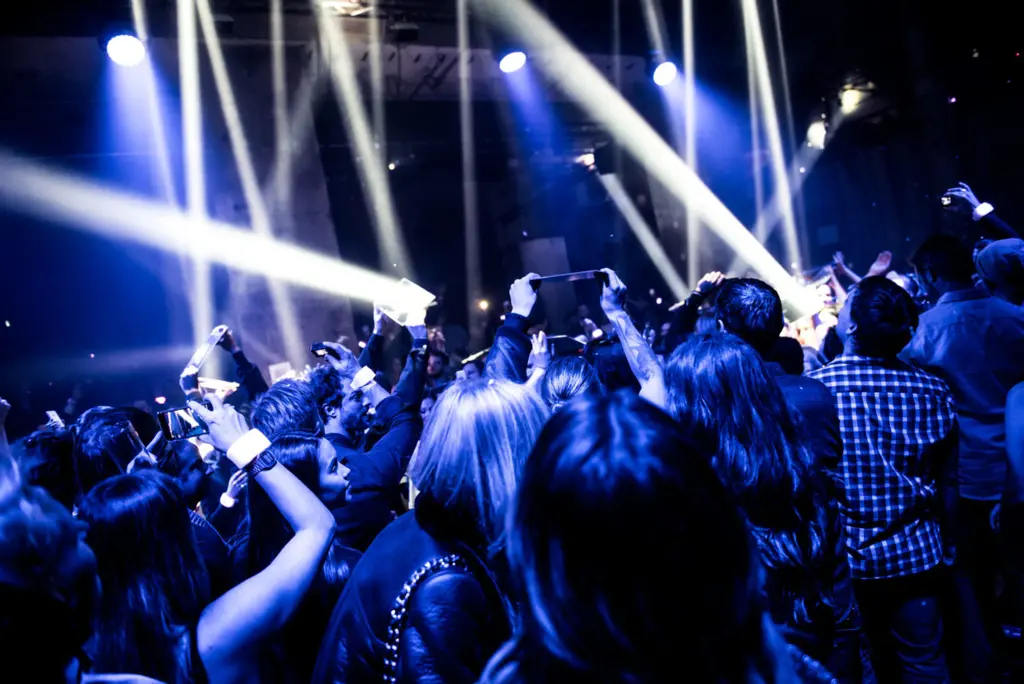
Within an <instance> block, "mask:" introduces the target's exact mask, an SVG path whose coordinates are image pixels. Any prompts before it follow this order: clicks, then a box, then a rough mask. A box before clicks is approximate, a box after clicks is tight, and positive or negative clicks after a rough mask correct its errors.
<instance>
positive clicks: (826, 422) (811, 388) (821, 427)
mask: <svg viewBox="0 0 1024 684" xmlns="http://www.w3.org/2000/svg"><path fill="white" fill-rule="evenodd" d="M765 365H766V366H767V368H768V372H769V373H771V374H772V375H773V376H774V377H775V382H776V383H777V384H778V385H779V389H780V390H782V395H783V396H784V397H785V398H786V403H787V404H789V407H790V408H791V409H793V410H795V411H796V412H797V413H798V414H799V417H800V420H801V427H802V428H803V433H804V437H805V438H806V439H807V442H808V446H809V447H810V448H811V451H812V452H813V453H814V461H815V463H816V464H817V465H818V467H819V468H821V469H822V470H824V471H825V472H827V473H829V474H830V475H833V476H838V474H839V462H840V461H841V460H842V459H843V438H842V435H840V433H839V412H838V410H837V409H836V398H835V397H834V396H833V395H832V393H831V392H830V391H829V390H828V388H827V387H825V385H823V384H822V383H821V382H819V381H818V380H815V379H814V378H808V377H805V376H803V375H789V374H788V373H786V371H785V370H783V368H782V366H780V365H779V364H777V363H775V362H774V361H769V362H767V363H766V364H765Z"/></svg>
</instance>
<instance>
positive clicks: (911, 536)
mask: <svg viewBox="0 0 1024 684" xmlns="http://www.w3.org/2000/svg"><path fill="white" fill-rule="evenodd" d="M808 375H809V376H810V377H812V378H814V379H816V380H820V381H821V382H822V383H824V384H825V386H826V387H828V388H829V390H830V391H831V392H832V394H834V395H835V397H836V404H837V407H838V409H839V429H840V432H841V433H842V436H843V458H842V462H841V468H840V472H841V474H842V477H843V481H844V483H845V487H846V501H844V502H843V503H842V507H843V513H844V515H845V518H846V532H847V548H848V550H849V552H850V574H851V576H852V577H853V578H854V579H883V578H886V577H899V576H902V575H911V574H915V573H920V572H924V571H926V570H929V569H931V568H933V567H935V566H936V565H938V564H939V562H940V561H941V560H942V540H941V538H940V537H939V524H938V522H937V518H936V514H935V510H934V508H935V506H936V504H937V502H936V487H935V478H936V470H937V464H936V463H934V462H933V461H934V460H935V456H936V454H937V452H940V451H941V449H942V448H943V447H937V445H938V443H939V442H940V441H942V440H943V439H944V438H946V437H947V435H950V434H951V433H952V431H953V429H954V427H955V424H956V423H955V416H954V413H953V403H952V400H951V398H950V394H949V389H948V388H947V387H946V385H945V383H943V382H942V381H941V380H939V379H938V378H936V377H935V376H933V375H929V374H928V373H926V372H924V371H921V370H917V369H915V368H912V367H910V366H908V365H906V364H905V363H903V362H902V361H895V360H894V361H884V360H881V359H869V358H865V357H862V356H855V355H852V354H842V355H840V356H839V357H838V358H836V359H835V360H834V361H833V362H832V363H830V364H828V365H827V366H825V367H824V368H821V369H819V370H817V371H814V372H812V373H809V374H808Z"/></svg>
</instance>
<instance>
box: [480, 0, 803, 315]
mask: <svg viewBox="0 0 1024 684" xmlns="http://www.w3.org/2000/svg"><path fill="white" fill-rule="evenodd" d="M474 6H475V7H477V8H479V9H480V10H482V12H483V14H484V16H486V17H487V18H488V19H489V20H490V21H491V22H493V23H497V24H500V25H501V26H502V27H503V28H504V29H505V30H507V31H508V32H509V33H512V34H514V35H516V36H517V38H518V39H519V40H521V41H522V42H523V44H524V45H525V46H526V48H528V49H529V50H532V51H536V52H538V53H540V52H543V53H544V54H545V55H546V56H548V57H549V59H544V60H539V61H538V62H537V68H538V69H539V70H542V71H544V72H545V73H546V75H547V76H548V78H549V80H551V81H552V82H553V83H554V84H555V85H556V86H557V87H558V88H559V89H561V90H562V91H563V92H564V93H565V94H566V95H568V96H569V98H570V99H572V100H573V101H575V102H576V103H577V104H578V105H579V106H580V107H581V109H583V110H584V111H585V112H586V113H587V114H588V115H589V116H591V117H593V119H594V120H595V122H596V123H598V124H600V125H601V126H602V127H603V128H604V130H606V131H607V132H608V133H609V134H610V135H612V136H613V137H614V138H615V139H616V140H617V142H618V143H619V144H620V145H621V146H622V148H623V149H625V150H626V151H627V152H629V153H630V154H631V155H632V156H633V157H634V158H635V159H636V160H637V161H638V162H639V163H640V164H641V165H642V166H643V167H644V168H645V169H647V171H648V172H649V173H650V174H651V176H653V177H654V178H655V179H656V180H658V181H659V182H660V183H661V184H662V185H663V186H665V188H666V189H667V190H668V191H669V192H671V193H672V194H673V195H674V196H675V197H676V198H677V199H678V200H679V201H680V202H682V203H683V204H684V205H685V206H686V208H687V209H688V210H689V211H693V212H695V213H696V214H697V215H698V216H699V218H700V220H701V221H702V222H704V223H705V224H707V226H708V227H709V228H711V229H712V230H713V231H715V233H716V234H718V235H719V237H721V238H722V240H723V241H724V242H725V243H726V244H728V245H729V247H730V248H731V249H732V250H733V251H735V252H738V253H744V254H746V255H747V260H748V261H753V262H754V263H753V264H752V266H753V267H754V270H756V271H757V272H758V273H760V275H761V277H762V278H764V279H765V280H766V281H768V282H769V283H771V284H772V285H774V286H775V288H776V289H777V290H778V291H779V294H780V295H781V296H782V298H783V299H784V300H787V301H788V302H790V303H791V305H792V306H793V307H794V308H795V309H796V310H797V311H799V312H801V313H803V314H808V313H810V312H812V311H814V310H816V309H815V308H814V307H815V305H814V303H813V301H812V300H811V298H810V297H809V296H808V294H807V293H806V292H805V291H804V290H803V288H801V287H799V286H798V285H797V284H796V282H795V281H794V280H793V279H792V277H791V276H790V275H789V273H788V272H787V271H786V269H784V268H783V267H782V266H781V265H780V264H779V263H778V262H777V261H776V260H775V259H774V258H772V256H771V254H769V253H768V252H767V250H765V248H764V247H763V246H762V245H761V244H760V243H759V242H758V241H757V240H756V239H755V238H754V236H753V235H751V234H750V232H749V231H748V230H747V229H746V228H745V227H744V226H743V224H742V223H740V221H739V219H737V218H736V217H735V216H734V215H733V214H732V212H730V211H729V209H728V208H727V207H726V206H725V205H724V204H723V203H722V201H721V200H720V199H718V197H717V196H715V194H714V193H713V192H711V190H710V189H709V188H708V187H707V186H706V185H704V183H703V182H702V181H701V180H700V178H699V177H698V176H697V175H696V174H695V173H694V171H693V169H692V168H690V167H689V166H687V164H686V163H685V162H683V160H682V159H680V158H679V156H678V155H677V154H676V153H675V152H674V151H673V150H672V148H671V147H670V146H669V145H668V144H667V143H666V142H665V141H664V140H663V139H662V138H661V136H660V135H658V133H657V132H656V131H655V130H654V129H653V128H651V126H650V124H648V123H647V122H646V121H645V120H644V118H643V117H642V116H640V115H639V114H638V113H637V112H636V110H634V109H633V108H632V107H631V106H630V105H629V103H628V102H627V101H626V100H625V98H624V97H623V96H622V95H621V94H620V93H619V92H618V91H616V90H615V88H614V87H613V86H612V85H611V84H609V83H608V82H607V81H606V80H605V79H604V77H603V76H602V75H601V74H600V73H599V72H598V71H597V69H596V68H595V67H594V66H593V65H592V64H591V63H590V62H589V60H587V58H586V57H585V56H584V55H582V54H581V53H580V52H579V51H578V50H577V49H576V48H575V47H573V46H572V44H570V43H569V41H568V40H566V38H565V37H564V36H563V35H562V34H561V33H559V31H558V30H557V29H556V28H555V27H554V26H552V25H551V23H550V22H549V21H548V20H547V19H546V18H545V17H544V16H543V15H542V14H540V13H539V12H538V11H537V10H536V9H535V8H533V7H532V6H531V5H530V4H529V3H527V2H524V0H474Z"/></svg>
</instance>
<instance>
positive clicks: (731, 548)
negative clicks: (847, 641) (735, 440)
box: [495, 392, 762, 682]
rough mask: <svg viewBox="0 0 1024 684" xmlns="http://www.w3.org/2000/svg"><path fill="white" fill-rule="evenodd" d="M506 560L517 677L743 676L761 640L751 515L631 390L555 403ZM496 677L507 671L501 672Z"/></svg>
mask: <svg viewBox="0 0 1024 684" xmlns="http://www.w3.org/2000/svg"><path fill="white" fill-rule="evenodd" d="M508 554H509V562H510V564H511V569H512V572H513V575H514V577H515V579H516V581H517V582H518V583H519V586H520V588H521V591H522V593H523V595H522V596H521V597H520V598H521V625H520V629H519V631H518V632H517V637H516V649H515V650H516V652H517V656H516V659H517V661H518V668H519V676H518V677H517V678H516V679H517V680H518V681H527V682H530V681H619V682H644V681H664V680H665V679H666V673H669V672H677V671H681V670H680V669H679V668H683V669H684V670H685V672H686V677H687V678H689V679H692V680H693V681H736V682H739V681H745V678H744V677H743V676H742V675H744V674H746V673H749V672H750V671H751V670H752V667H753V666H752V661H754V660H755V659H756V657H757V655H756V654H757V653H758V652H759V651H760V649H761V643H762V631H761V630H762V608H761V606H760V605H759V604H758V575H757V563H756V560H755V555H754V554H755V552H754V546H753V543H752V541H751V539H750V537H749V535H748V533H747V528H746V521H745V520H744V517H743V515H742V513H741V512H740V510H739V509H738V508H737V506H736V505H735V504H734V503H733V501H732V498H731V497H730V496H729V494H728V492H727V491H726V490H725V488H724V487H723V486H722V484H721V482H720V481H719V479H718V477H717V475H716V474H715V472H714V470H712V468H711V466H710V456H709V455H708V454H706V453H703V452H702V451H701V450H700V448H699V447H698V446H696V445H695V444H693V443H692V442H691V441H690V440H689V439H688V437H687V436H686V435H685V434H684V433H683V432H682V431H681V430H680V429H679V427H678V426H677V425H676V424H675V423H674V421H672V419H671V418H669V417H668V416H667V415H665V414H664V413H662V412H661V411H659V410H658V409H656V408H654V407H652V406H651V405H649V404H647V403H646V402H644V401H642V400H641V399H639V398H637V397H636V396H635V395H633V394H632V393H630V392H619V393H616V394H613V395H611V396H608V397H600V396H584V397H580V398H578V399H577V400H576V401H573V402H570V403H568V404H566V405H565V407H563V409H562V410H561V411H559V412H558V413H556V414H554V416H552V418H551V420H550V421H548V424H547V425H546V426H545V428H544V430H543V432H542V433H541V436H540V438H539V439H538V441H537V445H536V446H535V448H534V450H533V453H531V454H530V457H529V458H528V459H527V463H526V467H525V469H524V472H523V477H522V481H521V482H520V486H519V491H518V493H517V495H516V498H515V504H514V508H513V511H512V514H511V524H510V533H509V548H508ZM495 679H496V680H500V677H496V678H495Z"/></svg>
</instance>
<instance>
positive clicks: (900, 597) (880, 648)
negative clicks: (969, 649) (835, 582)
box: [854, 569, 950, 684]
mask: <svg viewBox="0 0 1024 684" xmlns="http://www.w3.org/2000/svg"><path fill="white" fill-rule="evenodd" d="M941 578H942V571H941V570H940V569H933V570H929V571H928V572H923V573H920V574H916V575H907V576H905V577H894V578H891V579H879V580H854V593H855V594H856V595H857V602H858V603H859V604H860V610H861V617H862V618H863V620H864V631H865V633H866V634H867V637H868V642H869V643H870V645H871V660H872V664H873V665H874V671H875V675H876V677H877V678H878V681H879V682H880V684H888V683H889V682H902V683H904V684H909V683H910V682H937V683H942V684H945V682H948V681H950V679H949V671H948V670H947V668H946V657H945V653H944V652H943V649H942V613H941V610H940V602H939V595H940V591H941Z"/></svg>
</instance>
